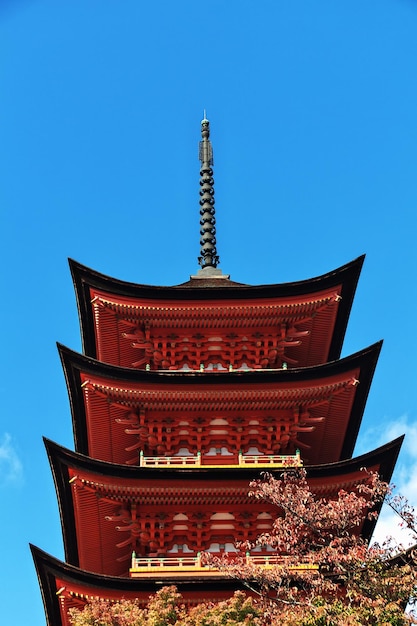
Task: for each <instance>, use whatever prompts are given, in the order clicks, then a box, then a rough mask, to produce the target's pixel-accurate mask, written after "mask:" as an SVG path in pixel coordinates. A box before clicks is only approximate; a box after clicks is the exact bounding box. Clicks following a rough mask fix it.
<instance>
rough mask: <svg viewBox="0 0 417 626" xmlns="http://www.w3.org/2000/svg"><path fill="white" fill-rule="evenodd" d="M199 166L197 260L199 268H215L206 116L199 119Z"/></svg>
mask: <svg viewBox="0 0 417 626" xmlns="http://www.w3.org/2000/svg"><path fill="white" fill-rule="evenodd" d="M199 159H200V161H201V168H200V187H201V189H200V215H201V218H200V225H201V228H200V235H201V239H200V245H201V250H200V254H201V256H200V257H199V258H198V262H199V264H200V265H201V268H202V269H204V268H205V267H212V268H216V267H217V264H218V263H219V257H218V256H217V249H216V217H215V208H214V179H213V169H212V167H211V166H212V165H213V148H212V145H211V141H210V122H209V121H208V119H207V118H206V112H205V111H204V119H203V120H201V141H200V149H199Z"/></svg>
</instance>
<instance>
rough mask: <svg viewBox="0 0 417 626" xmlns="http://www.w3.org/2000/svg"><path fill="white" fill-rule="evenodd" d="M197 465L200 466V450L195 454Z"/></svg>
mask: <svg viewBox="0 0 417 626" xmlns="http://www.w3.org/2000/svg"><path fill="white" fill-rule="evenodd" d="M197 465H201V450H199V451H198V452H197Z"/></svg>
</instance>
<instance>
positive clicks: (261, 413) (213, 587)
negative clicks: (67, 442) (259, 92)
mask: <svg viewBox="0 0 417 626" xmlns="http://www.w3.org/2000/svg"><path fill="white" fill-rule="evenodd" d="M201 133H202V139H201V142H200V155H199V156H200V162H201V170H200V216H201V219H200V225H201V230H200V232H201V241H200V243H201V255H200V257H199V263H200V266H201V269H200V270H199V271H198V272H197V273H196V274H195V275H193V276H191V277H190V279H189V280H188V281H187V282H185V283H183V284H180V285H177V286H173V287H156V286H149V285H143V284H133V283H128V282H124V281H121V280H116V279H114V278H110V277H108V276H104V275H103V274H100V273H98V272H96V271H93V270H91V269H88V268H87V267H85V266H83V265H80V264H79V263H76V262H74V261H70V267H71V272H72V277H73V281H74V286H75V292H76V297H77V303H78V311H79V317H80V326H81V334H82V345H83V353H82V354H78V353H75V352H73V351H71V350H69V349H68V348H66V347H64V346H59V347H58V349H59V353H60V357H61V361H62V365H63V369H64V373H65V377H66V381H67V387H68V394H69V399H70V406H71V413H72V423H73V431H74V442H75V451H70V450H67V449H64V448H63V447H62V446H60V445H58V444H56V443H54V442H52V441H49V440H45V445H46V449H47V454H48V456H49V459H50V464H51V468H52V473H53V477H54V481H55V486H56V492H57V497H58V503H59V511H60V516H61V524H62V532H63V540H64V549H65V562H61V561H59V560H57V559H55V558H53V557H52V556H50V555H48V554H46V553H45V552H43V551H41V550H39V549H38V548H35V547H33V546H32V553H33V556H34V560H35V565H36V569H37V572H38V578H39V582H40V586H41V591H42V595H43V601H44V605H45V612H46V618H47V623H48V625H49V626H69V619H68V610H69V608H71V607H78V608H80V607H82V606H83V605H84V604H85V603H86V602H87V601H88V600H89V599H90V598H94V597H100V598H105V599H115V600H116V599H120V598H121V597H123V598H136V599H138V600H139V601H140V602H143V603H146V601H147V599H148V597H149V594H150V593H152V592H155V591H157V590H158V589H159V588H160V587H161V586H163V585H167V584H175V585H176V586H177V587H178V589H179V591H180V592H181V593H182V595H183V597H184V599H185V601H186V602H189V603H197V602H202V601H207V600H212V601H218V600H220V599H224V598H226V597H229V596H230V595H231V594H232V592H233V590H235V589H236V588H237V586H238V584H239V583H238V582H236V581H234V580H231V579H229V578H227V577H225V575H224V574H223V573H222V572H220V571H218V570H216V569H215V568H214V567H212V566H205V565H204V563H203V562H202V560H201V553H202V552H211V553H214V554H218V555H221V554H223V553H230V552H232V553H233V552H235V551H236V544H237V543H238V542H242V541H251V542H253V541H255V539H256V537H257V536H258V535H259V534H261V533H262V532H265V531H268V529H270V528H271V526H272V523H273V520H274V516H275V515H276V511H275V510H274V508H273V507H272V506H271V505H270V504H268V503H263V502H262V501H259V500H256V501H254V500H253V499H251V498H250V497H249V495H248V485H249V482H250V481H251V480H252V479H254V478H256V477H257V476H259V473H260V472H261V471H265V470H267V471H268V472H270V473H271V474H273V475H277V476H279V475H280V474H282V472H283V471H285V468H286V467H288V466H301V465H303V466H304V467H305V468H306V469H307V476H308V481H309V483H310V485H311V487H312V489H313V491H314V493H316V494H317V495H320V496H326V497H330V498H331V497H332V496H334V495H335V494H336V493H337V492H338V491H339V490H340V489H341V488H343V489H346V490H349V489H353V488H354V487H355V486H356V485H358V484H359V482H360V481H362V480H364V477H363V474H362V473H361V468H362V467H365V466H366V467H367V468H368V469H369V470H373V471H377V472H378V473H379V474H380V476H381V477H382V478H383V479H384V480H387V481H389V480H390V478H391V475H392V472H393V469H394V466H395V462H396V459H397V456H398V453H399V450H400V446H401V442H402V439H401V438H399V439H397V440H395V441H393V442H390V443H388V444H387V445H385V446H383V447H381V448H378V449H377V450H374V451H372V452H369V453H367V454H365V455H362V456H360V457H357V458H352V454H353V449H354V446H355V443H356V439H357V435H358V432H359V428H360V423H361V419H362V415H363V412H364V408H365V403H366V399H367V396H368V392H369V388H370V385H371V381H372V376H373V372H374V369H375V366H376V362H377V359H378V355H379V352H380V349H381V343H378V344H375V345H373V346H370V347H368V348H366V349H364V350H362V351H360V352H358V353H356V354H354V355H352V356H349V357H345V358H340V354H341V349H342V344H343V339H344V335H345V331H346V327H347V322H348V318H349V314H350V310H351V306H352V302H353V297H354V293H355V289H356V285H357V281H358V278H359V274H360V271H361V267H362V264H363V260H364V258H363V257H360V258H359V259H357V260H355V261H353V262H351V263H349V264H347V265H344V266H343V267H340V268H339V269H336V270H334V271H332V272H330V273H328V274H325V275H323V276H319V277H317V278H312V279H308V280H304V281H297V282H292V283H285V284H274V285H257V286H249V285H245V284H241V283H236V282H233V281H232V280H231V279H230V276H229V275H226V274H223V273H222V271H221V270H220V268H219V267H218V266H219V258H218V255H217V248H216V238H215V209H214V181H213V169H212V167H213V153H212V146H211V142H210V138H209V136H210V127H209V122H208V120H207V119H206V118H204V119H203V120H202V123H201ZM374 524H375V521H370V520H364V522H363V524H362V527H361V528H360V529H359V532H361V533H362V535H363V536H364V537H366V538H369V537H370V535H371V533H372V531H373V527H374ZM274 556H275V555H274V554H273V552H272V551H271V549H270V547H269V546H258V547H257V548H255V549H254V550H253V551H252V552H251V553H248V554H247V557H246V558H247V559H249V560H252V561H253V562H255V563H258V564H260V565H261V566H262V565H265V566H267V564H270V563H271V562H273V558H274Z"/></svg>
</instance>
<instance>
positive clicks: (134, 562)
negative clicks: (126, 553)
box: [132, 550, 136, 569]
mask: <svg viewBox="0 0 417 626" xmlns="http://www.w3.org/2000/svg"><path fill="white" fill-rule="evenodd" d="M135 566H136V552H135V551H134V550H133V552H132V569H133V568H134V567H135Z"/></svg>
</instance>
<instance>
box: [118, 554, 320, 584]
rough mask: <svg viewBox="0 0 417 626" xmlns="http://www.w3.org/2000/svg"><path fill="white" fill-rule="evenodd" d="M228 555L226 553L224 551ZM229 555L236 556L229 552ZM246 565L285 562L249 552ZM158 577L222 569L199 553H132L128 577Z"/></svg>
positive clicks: (213, 572)
mask: <svg viewBox="0 0 417 626" xmlns="http://www.w3.org/2000/svg"><path fill="white" fill-rule="evenodd" d="M226 556H228V553H226ZM231 556H233V557H234V556H236V554H235V553H231ZM244 562H245V563H246V565H255V566H258V567H262V568H264V569H272V568H273V567H275V566H276V565H280V564H281V565H282V564H285V557H282V556H279V555H276V554H273V555H263V554H257V555H251V554H249V553H247V554H246V556H245V557H244ZM290 569H291V570H294V571H295V570H297V571H299V570H317V569H318V565H314V564H312V563H300V565H297V566H291V567H290ZM156 575H157V576H158V577H160V578H164V577H167V578H169V577H172V576H173V575H174V576H175V578H182V577H184V578H186V577H188V576H192V577H195V576H198V577H208V578H210V577H218V576H219V575H220V576H221V575H222V571H221V570H220V569H218V568H216V567H215V566H214V565H213V564H208V563H204V562H203V560H202V558H201V554H200V553H198V554H197V556H180V557H179V556H170V557H149V558H147V557H137V556H136V555H135V553H133V554H132V563H131V568H130V570H129V576H130V578H153V577H154V576H156Z"/></svg>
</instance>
